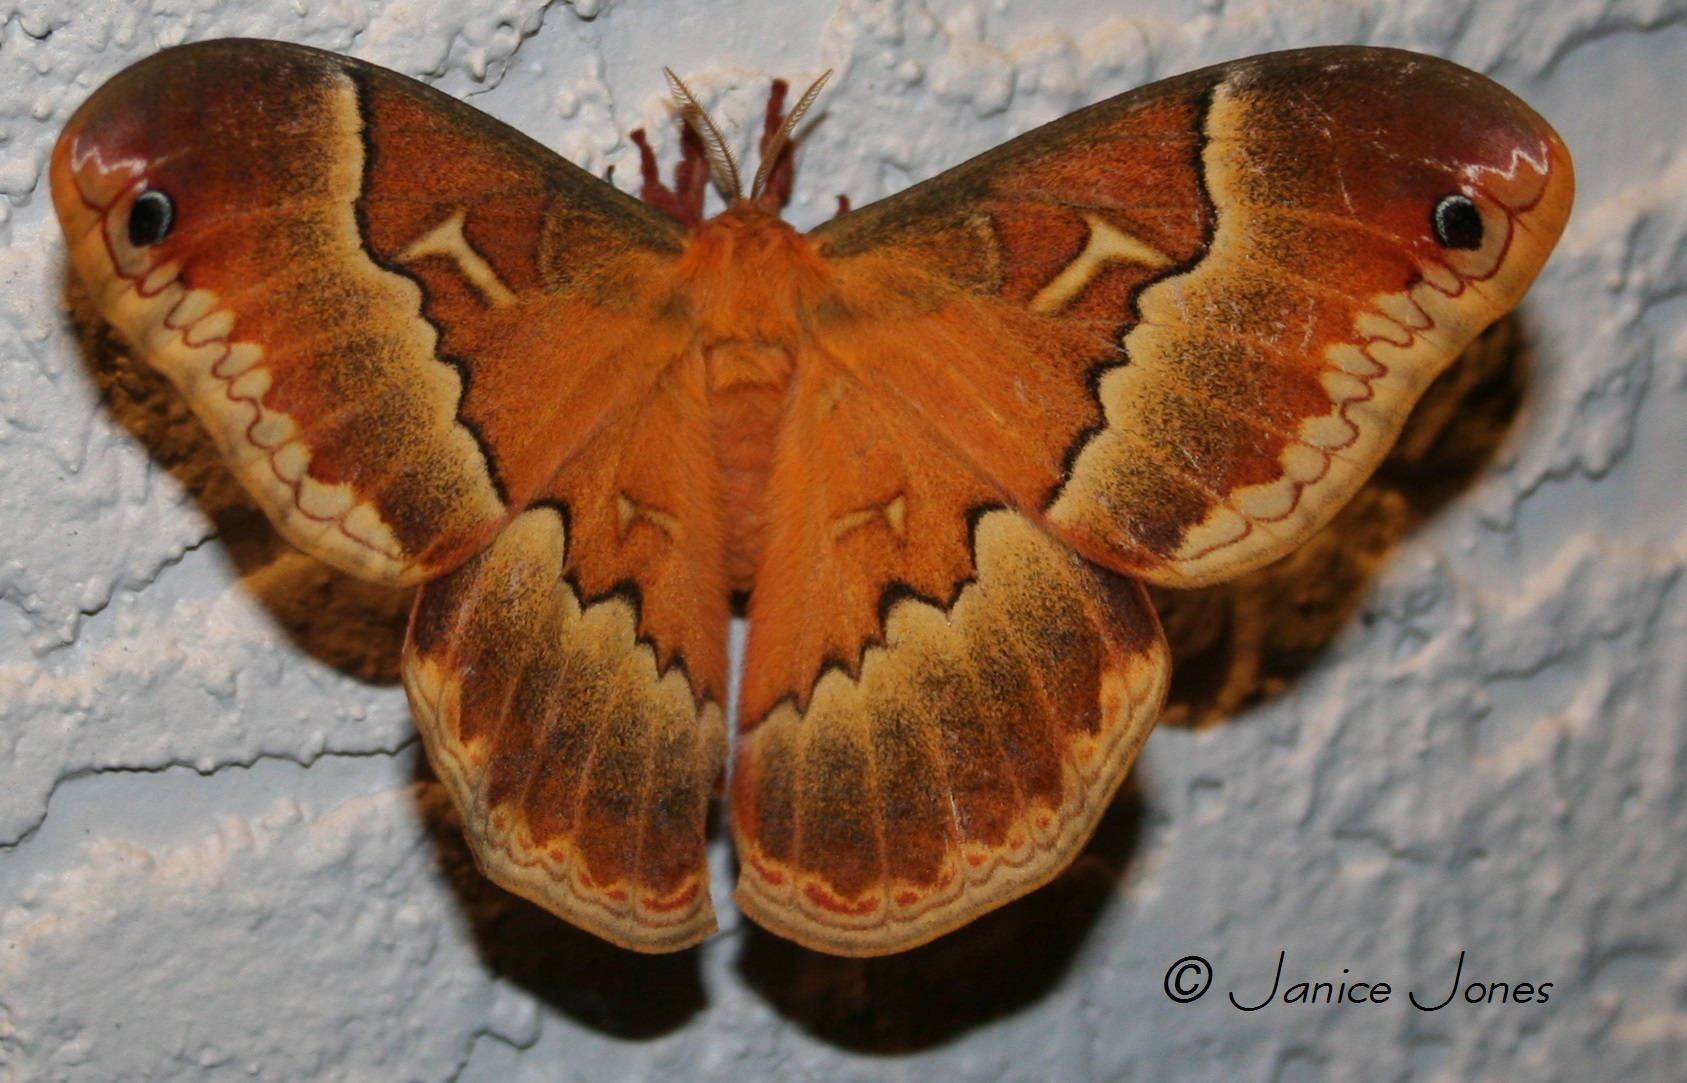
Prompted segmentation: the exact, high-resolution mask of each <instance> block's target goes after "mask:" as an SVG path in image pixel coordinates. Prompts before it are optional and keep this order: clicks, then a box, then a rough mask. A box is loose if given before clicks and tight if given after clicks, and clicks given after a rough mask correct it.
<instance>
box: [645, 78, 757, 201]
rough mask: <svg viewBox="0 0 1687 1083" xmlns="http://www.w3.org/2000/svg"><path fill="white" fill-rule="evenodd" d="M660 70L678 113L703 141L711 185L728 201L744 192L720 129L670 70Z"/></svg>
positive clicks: (735, 162) (695, 97)
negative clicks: (713, 183)
mask: <svg viewBox="0 0 1687 1083" xmlns="http://www.w3.org/2000/svg"><path fill="white" fill-rule="evenodd" d="M662 72H663V74H665V75H666V76H667V77H668V89H669V91H670V92H671V93H672V94H673V96H674V101H675V102H677V103H678V104H679V110H680V116H682V117H683V118H684V119H685V123H686V124H687V125H688V126H689V127H690V128H691V130H692V131H694V132H696V133H697V135H698V138H700V139H702V140H703V154H704V156H705V157H706V158H708V160H709V175H710V176H711V177H713V178H714V181H715V187H716V188H718V189H720V193H721V195H722V196H723V197H724V198H725V199H726V201H727V202H728V203H731V202H732V201H734V200H736V199H737V198H738V197H739V196H741V195H743V194H744V185H743V181H742V180H740V179H739V176H738V162H737V160H736V159H734V158H733V157H732V150H731V149H730V148H729V147H728V146H727V145H726V140H725V139H724V138H722V137H721V134H720V129H719V128H717V127H715V121H714V118H713V117H711V116H709V114H708V111H707V110H705V109H704V108H703V107H702V106H701V105H699V104H698V102H697V95H695V94H693V93H692V92H691V88H690V87H688V86H686V85H685V83H684V82H683V81H681V79H680V77H679V76H677V75H675V74H674V69H672V68H663V69H662Z"/></svg>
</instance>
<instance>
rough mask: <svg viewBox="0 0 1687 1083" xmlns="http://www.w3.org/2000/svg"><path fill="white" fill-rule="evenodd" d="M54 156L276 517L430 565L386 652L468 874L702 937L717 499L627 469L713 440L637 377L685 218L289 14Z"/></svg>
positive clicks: (92, 270)
mask: <svg viewBox="0 0 1687 1083" xmlns="http://www.w3.org/2000/svg"><path fill="white" fill-rule="evenodd" d="M52 178H53V181H52V183H53V194H54V200H55V203H56V205H57V208H58V212H59V215H60V218H61V221H62V223H63V225H64V229H65V234H66V238H67V242H68V246H69V251H70V257H71V262H72V264H73V265H74V266H75V268H76V270H77V271H78V273H79V274H80V276H81V277H82V279H83V281H84V282H85V283H86V284H87V286H88V288H89V290H90V292H91V293H92V294H93V297H94V300H95V303H96V305H97V307H98V308H99V310H100V311H101V313H102V314H103V315H104V316H105V317H106V318H107V319H108V320H109V321H110V322H111V323H112V324H113V325H114V326H115V327H116V328H117V329H118V330H119V331H120V332H121V333H122V334H123V335H124V336H125V337H126V338H127V339H128V340H129V341H130V343H132V344H133V345H134V346H135V348H136V349H137V351H138V352H139V353H140V354H141V355H142V356H144V357H145V358H146V359H147V360H148V361H149V362H150V363H151V364H153V365H154V366H155V367H157V368H158V369H160V370H161V371H163V372H164V373H165V374H166V375H167V376H168V377H169V378H170V379H171V380H172V381H173V382H174V383H175V384H176V385H177V387H178V388H180V390H181V391H182V393H183V394H184V396H185V397H186V398H187V400H188V401H189V403H191V404H192V406H193V408H194V410H195V411H196V413H197V414H198V415H199V417H200V418H201V419H202V420H203V421H204V423H205V425H206V427H207V428H208V429H209V430H210V432H211V434H212V436H213V437H214V439H215V440H216V442H217V444H218V446H219V447H220V448H221V450H222V451H223V453H224V455H225V457H226V458H227V460H228V462H229V465H230V468H231V470H232V471H233V472H234V473H235V474H236V476H237V477H239V479H240V480H241V481H242V482H243V483H244V484H245V486H246V487H247V489H248V490H249V491H250V492H251V493H252V495H253V496H254V498H255V499H256V500H257V501H258V503H259V504H260V505H261V506H262V507H263V508H264V510H265V511H266V512H267V513H268V514H269V516H270V518H271V519H272V520H273V521H274V522H275V524H276V526H277V528H278V529H279V530H280V531H281V533H282V534H283V535H285V536H286V537H287V538H288V539H289V540H290V541H291V542H293V543H294V544H295V545H297V546H298V547H299V548H301V549H303V550H305V551H306V552H308V553H310V554H312V555H314V556H316V557H319V558H320V559H322V560H325V561H327V562H329V563H331V564H334V565H336V566H337V567H339V568H341V569H343V570H345V571H347V572H350V573H352V574H355V575H358V576H362V577H365V578H370V579H375V580H381V581H387V582H395V583H409V582H421V581H431V582H427V583H426V586H425V587H424V588H423V590H422V591H421V592H420V594H419V597H418V600H417V606H416V611H415V614H414V617H413V619H412V623H411V632H410V638H409V641H408V643H407V646H406V651H405V667H404V671H405V684H406V687H407V689H408V691H409V693H410V697H411V701H412V704H413V706H414V708H415V712H416V715H417V719H418V722H419V724H420V727H421V730H422V734H423V737H424V740H425V742H426V745H427V748H428V753H429V757H430V759H431V760H432V761H433V763H434V765H435V767H436V769H437V770H438V772H439V774H440V777H441V778H442V780H443V781H444V782H445V783H446V785H447V786H448V787H449V788H450V790H451V792H452V794H453V797H454V798H455V800H456V802H457V805H458V808H459V810H460V811H461V812H462V814H463V819H464V825H465V828H466V831H467V834H468V837H469V841H470V843H471V846H472V847H473V849H474V850H475V853H476V856H477V858H478V859H479V860H480V862H481V863H482V865H483V867H484V868H485V869H486V870H487V871H488V873H489V874H490V875H491V876H492V877H493V878H494V879H495V880H497V881H499V882H500V883H502V884H503V885H504V886H506V887H509V888H511V889H512V890H514V891H517V892H519V893H521V894H523V895H526V896H528V897H529V898H532V899H534V900H536V901H538V902H539V903H541V904H542V905H545V906H547V907H549V908H551V909H552V910H554V911H556V912H557V913H559V914H561V915H562V916H563V917H566V918H568V919H570V920H573V921H575V922H577V923H579V924H580V925H582V926H584V927H585V928H588V929H590V930H592V931H594V932H598V933H600V934H601V935H603V936H605V937H607V938H609V939H611V940H614V941H616V942H618V943H622V944H624V945H626V946H629V947H634V948H639V949H643V950H669V949H672V948H677V947H683V946H685V945H686V944H688V943H693V942H695V941H696V940H698V939H700V938H701V937H702V936H704V935H706V934H707V932H708V931H709V930H710V929H711V928H712V927H713V918H712V914H711V911H710V908H709V902H708V894H707V883H706V876H707V870H706V867H705V866H704V864H703V858H702V845H703V838H704V823H705V817H706V812H707V804H708V800H709V798H710V796H711V793H712V792H713V790H714V789H715V787H716V786H717V785H718V780H719V775H720V766H721V760H722V755H723V753H722V748H723V744H724V733H723V727H722V723H721V718H720V711H721V707H720V704H721V702H722V701H723V698H724V689H725V664H726V663H725V657H724V643H725V636H726V624H727V620H728V613H727V590H726V587H725V585H724V581H723V580H722V574H723V573H722V572H721V570H720V569H721V564H722V559H723V558H722V555H721V552H720V537H721V531H720V524H719V521H718V516H719V511H720V509H719V508H718V506H714V505H711V504H710V503H709V502H708V501H707V500H706V499H698V500H687V501H684V502H682V503H679V504H674V503H673V502H672V501H671V500H670V496H671V495H672V494H671V493H670V492H669V491H668V490H666V489H665V488H664V487H663V486H664V479H663V477H662V476H658V474H657V473H653V472H652V471H653V470H654V469H655V468H654V467H651V466H648V465H647V466H643V467H641V466H640V465H639V464H640V463H645V464H662V465H666V466H669V467H672V468H673V469H674V471H675V473H676V474H678V473H680V472H682V471H689V472H692V473H694V474H695V475H696V477H695V478H693V479H691V480H689V481H688V482H687V484H688V485H690V486H691V487H692V488H693V489H695V490H696V491H699V492H707V491H709V490H710V488H711V486H712V485H713V481H712V474H711V473H710V471H711V470H712V469H713V467H712V464H710V463H707V462H702V461H699V460H698V458H697V454H696V452H695V449H696V448H703V449H707V448H708V446H709V445H708V443H707V441H706V439H704V440H701V441H695V440H694V441H692V442H691V443H690V444H688V445H687V449H686V451H685V452H684V453H679V454H676V453H674V452H672V451H670V450H669V445H670V442H671V441H672V440H675V439H681V438H694V437H696V436H698V434H699V433H701V434H702V435H703V436H705V437H706V435H707V429H706V414H703V413H700V412H699V411H700V407H699V405H698V401H697V396H696V395H695V394H687V393H686V392H684V391H683V390H682V391H674V390H672V389H668V390H664V389H663V388H662V387H661V386H659V385H660V383H661V377H662V374H663V373H664V372H666V371H667V370H668V369H669V368H670V367H671V365H672V362H673V360H674V359H675V358H676V357H677V356H678V355H679V353H680V351H681V350H682V349H683V348H684V346H685V343H686V342H687V341H688V335H689V332H688V330H687V329H686V328H685V327H684V326H683V325H682V323H681V322H680V321H678V320H677V319H667V318H664V317H663V315H662V313H663V311H664V307H663V302H662V299H661V298H659V297H656V296H654V295H653V291H654V290H656V289H658V288H659V287H658V286H657V285H656V284H657V283H658V282H660V281H661V279H662V277H663V274H664V273H665V272H666V271H667V270H668V269H670V268H671V267H672V265H673V263H674V261H675V259H676V258H677V256H678V253H679V251H680V245H681V243H682V240H683V231H682V229H681V227H680V226H679V225H678V224H677V223H675V222H673V221H672V220H670V219H668V218H666V217H665V216H663V215H661V214H658V213H657V212H655V211H653V210H651V209H650V208H648V207H646V206H645V205H643V204H641V203H639V202H638V201H636V200H634V199H632V198H631V197H629V196H626V195H624V194H622V193H620V192H618V191H616V190H615V189H613V188H612V187H610V186H609V185H607V184H604V183H602V182H601V181H598V180H597V179H595V178H593V177H591V176H589V175H588V174H586V173H584V172H583V171H581V170H579V169H577V168H575V167H573V166H571V165H569V164H568V163H566V162H564V161H563V160H562V159H561V158H559V157H557V156H556V155H554V154H552V153H551V152H550V151H548V150H545V149H544V148H542V147H540V146H539V145H538V144H537V143H534V142H533V141H532V140H529V139H527V138H526V137H524V136H522V135H520V134H519V133H517V132H515V131H514V130H512V129H510V128H507V127H505V126H504V125H502V124H500V123H498V122H497V121H494V120H492V119H491V118H489V117H486V116H484V115H482V114H480V113H478V112H475V111H474V110H472V109H470V108H468V107H466V106H464V105H462V104H461V103H459V102H457V101H456V100H454V99H452V98H450V97H448V96H446V95H443V94H440V93H438V92H436V91H433V90H431V89H429V88H427V87H425V86H422V85H421V84H419V83H415V82H412V81H411V80H408V79H405V78H403V77H402V76H399V75H396V74H394V73H392V72H388V71H385V70H383V69H380V68H376V67H373V66H370V65H367V64H363V63H360V62H358V61H354V60H349V59H346V58H342V57H338V56H334V55H332V54H328V53H323V52H318V51H316V50H311V49H305V48H300V47H297V46H291V45H283V44H280V43H275V42H250V41H217V42H210V43H205V44H200V45H193V46H187V47H183V48H179V49H172V50H168V51H166V52H163V53H160V54H158V55H157V56H155V57H153V58H151V59H148V60H146V61H144V62H142V63H140V64H137V65H135V66H134V67H132V68H130V69H129V70H127V71H126V72H124V73H122V74H120V75H119V76H118V77H117V78H115V79H113V80H112V81H111V82H110V83H108V84H107V85H106V86H105V87H104V88H102V89H101V90H100V91H98V92H97V93H96V94H94V95H93V96H92V97H91V98H90V99H89V101H88V102H87V103H86V104H85V105H84V106H83V107H82V108H81V109H80V110H79V111H78V112H77V113H76V115H75V116H74V117H73V118H72V119H71V121H70V123H69V124H68V125H67V127H66V130H65V133H64V135H63V136H62V137H61V138H60V141H59V143H58V146H57V148H56V150H55V152H54V156H53V166H52ZM700 426H702V427H701V428H700ZM634 500H637V501H639V502H640V503H638V504H637V506H636V507H634V512H635V514H633V515H632V516H631V517H630V518H626V519H623V518H621V517H620V514H621V511H622V509H623V508H626V507H633V505H632V503H631V502H632V501H634ZM524 509H530V510H524ZM641 511H642V512H643V513H647V514H644V516H643V517H642V518H641V517H640V515H639V514H638V513H639V512H641ZM655 521H660V522H661V523H663V524H664V527H663V528H662V529H655V528H652V527H651V526H650V523H651V522H655ZM579 535H586V536H588V537H589V538H590V543H589V544H585V545H575V544H574V539H575V537H576V536H579ZM586 806H589V807H586Z"/></svg>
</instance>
